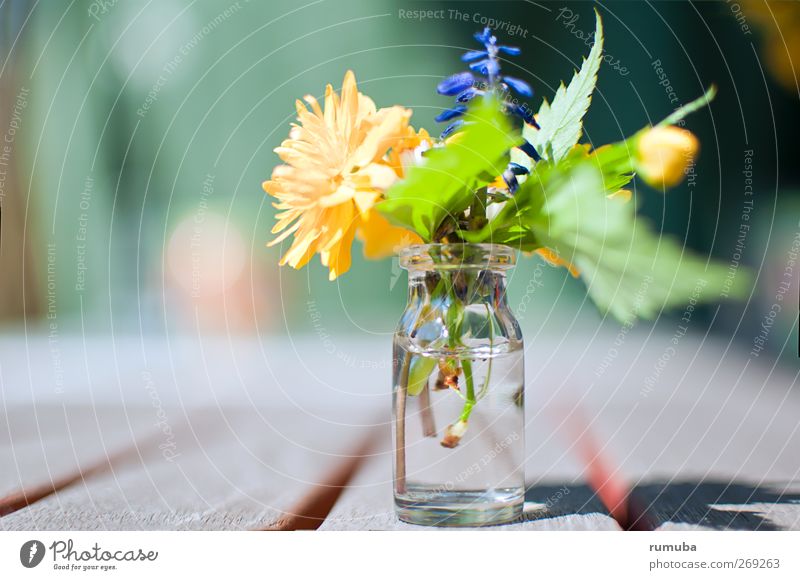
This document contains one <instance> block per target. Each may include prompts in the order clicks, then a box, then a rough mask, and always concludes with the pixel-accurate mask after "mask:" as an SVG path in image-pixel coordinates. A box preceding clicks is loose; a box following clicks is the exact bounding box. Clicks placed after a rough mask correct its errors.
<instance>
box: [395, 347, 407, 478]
mask: <svg viewBox="0 0 800 580" xmlns="http://www.w3.org/2000/svg"><path fill="white" fill-rule="evenodd" d="M410 367H411V353H410V352H406V353H405V355H404V356H403V368H402V369H401V371H400V379H399V380H398V381H397V391H396V392H395V397H396V398H395V415H396V417H397V419H396V431H395V449H396V452H395V475H394V479H395V489H396V490H397V493H405V492H406V400H407V399H408V396H407V392H406V389H407V386H406V385H407V383H408V369H409V368H410Z"/></svg>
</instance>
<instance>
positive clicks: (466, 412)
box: [459, 359, 477, 423]
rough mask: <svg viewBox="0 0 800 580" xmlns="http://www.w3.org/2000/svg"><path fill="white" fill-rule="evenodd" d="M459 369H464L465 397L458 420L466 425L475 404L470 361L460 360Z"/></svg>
mask: <svg viewBox="0 0 800 580" xmlns="http://www.w3.org/2000/svg"><path fill="white" fill-rule="evenodd" d="M461 368H463V369H464V379H465V381H466V383H467V396H466V397H465V399H464V408H463V409H462V410H461V416H460V417H459V420H461V421H463V422H464V423H466V422H467V421H468V420H469V416H470V414H471V413H472V408H473V407H474V406H475V403H476V402H477V401H476V399H475V379H474V378H473V376H472V361H470V360H469V359H464V360H462V361H461Z"/></svg>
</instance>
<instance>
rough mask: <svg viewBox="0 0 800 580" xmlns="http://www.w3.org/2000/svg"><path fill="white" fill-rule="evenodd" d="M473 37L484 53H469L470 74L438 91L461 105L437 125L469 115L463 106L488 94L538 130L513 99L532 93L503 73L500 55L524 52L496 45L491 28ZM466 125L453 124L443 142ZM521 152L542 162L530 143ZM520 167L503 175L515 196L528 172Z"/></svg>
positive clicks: (511, 166)
mask: <svg viewBox="0 0 800 580" xmlns="http://www.w3.org/2000/svg"><path fill="white" fill-rule="evenodd" d="M474 36H475V40H477V41H478V42H479V43H481V44H482V45H483V50H469V51H467V52H465V53H464V54H463V55H462V57H461V60H462V61H464V62H465V63H468V66H469V69H470V71H471V72H461V73H458V74H454V75H453V76H451V77H448V78H446V79H445V80H443V81H442V82H440V83H439V85H438V86H437V88H436V90H437V91H438V92H439V93H440V94H442V95H447V96H449V97H453V96H455V98H456V102H457V103H460V104H458V105H456V106H455V107H453V108H451V109H447V110H445V111H442V112H441V113H440V114H439V115H437V117H436V121H437V122H446V121H452V120H453V119H456V118H458V117H462V116H463V115H464V113H465V112H466V111H467V107H466V105H464V104H461V103H468V102H470V101H471V100H472V99H474V98H476V97H483V96H484V95H485V94H487V93H493V94H495V95H496V96H497V97H498V99H499V101H500V106H501V109H502V111H503V113H505V114H506V115H509V116H512V117H516V118H518V119H521V120H522V122H524V123H527V124H529V125H533V126H534V127H536V128H537V129H538V128H539V125H538V124H537V123H536V120H535V119H534V118H533V111H532V110H531V108H530V107H529V106H528V105H527V103H523V102H520V100H519V98H517V97H515V96H513V95H512V92H513V93H514V94H516V95H519V96H520V97H523V98H531V97H533V89H532V88H531V86H530V85H529V84H528V83H526V82H525V81H523V80H522V79H518V78H516V77H510V76H506V75H503V74H502V72H501V69H500V59H499V58H498V55H500V54H504V55H508V56H518V55H519V54H520V53H521V52H522V51H521V50H520V49H519V48H518V47H516V46H506V45H502V44H497V37H496V36H494V35H493V34H492V30H491V29H490V28H489V27H486V28H484V29H483V30H482V31H481V32H476V33H475V35H474ZM476 75H480V76H476ZM463 125H464V121H463V119H458V120H456V121H455V122H452V123H450V124H449V125H448V126H447V128H446V129H445V130H444V131H443V132H442V135H441V137H442V139H444V138H446V137H447V136H448V135H451V134H452V133H453V132H454V131H457V130H458V129H459V128H460V127H462V126H463ZM520 149H521V150H522V151H524V152H525V154H526V155H528V157H530V158H531V159H533V160H534V161H539V160H540V159H541V157H540V156H539V153H538V152H537V151H536V149H535V148H534V147H533V145H531V144H530V143H528V142H527V141H525V142H524V143H523V145H522V146H520ZM520 167H522V166H517V165H516V164H509V166H508V168H507V169H506V171H505V172H504V173H503V178H504V179H505V181H506V184H507V185H508V188H509V191H511V192H512V193H513V192H514V191H515V190H516V188H517V187H518V184H517V176H518V175H523V174H524V173H526V172H527V171H526V172H520Z"/></svg>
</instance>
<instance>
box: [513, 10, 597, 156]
mask: <svg viewBox="0 0 800 580" xmlns="http://www.w3.org/2000/svg"><path fill="white" fill-rule="evenodd" d="M595 16H596V26H595V33H594V46H592V50H591V51H590V52H589V56H588V57H587V58H586V59H584V61H583V64H582V65H581V70H580V71H579V72H576V73H575V76H573V77H572V81H570V83H569V86H568V87H565V86H564V83H561V86H559V87H558V90H557V91H556V95H555V97H554V98H553V104H552V105H550V104H548V103H547V101H546V100H545V101H544V102H543V103H542V106H541V108H540V109H539V114H538V116H537V122H538V123H539V126H540V127H541V129H538V130H537V129H535V128H533V127H530V126H527V125H526V126H525V129H524V130H523V134H522V135H523V137H525V139H527V140H528V141H529V142H530V143H531V144H532V145H533V146H534V147H535V148H536V150H537V151H538V152H539V154H540V155H541V156H542V157H543V158H545V159H549V160H551V161H558V160H560V159H562V158H563V157H564V156H565V155H566V154H567V153H568V152H569V150H570V149H572V147H573V146H575V144H576V143H578V141H579V140H580V138H581V134H582V133H583V116H584V115H585V114H586V111H587V109H588V108H589V104H590V103H591V102H592V93H593V92H594V87H595V84H596V83H597V71H598V70H599V68H600V63H601V62H602V58H603V22H602V20H601V19H600V14H598V13H597V12H595Z"/></svg>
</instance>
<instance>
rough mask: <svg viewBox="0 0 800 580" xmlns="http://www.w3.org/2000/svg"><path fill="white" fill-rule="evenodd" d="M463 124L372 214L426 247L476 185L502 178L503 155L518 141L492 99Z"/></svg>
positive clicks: (477, 107) (472, 110) (465, 204)
mask: <svg viewBox="0 0 800 580" xmlns="http://www.w3.org/2000/svg"><path fill="white" fill-rule="evenodd" d="M465 120H467V121H468V122H469V124H468V125H467V126H466V127H465V128H464V129H463V130H462V131H461V132H460V134H459V135H458V137H457V138H456V139H454V140H452V141H451V142H450V143H448V144H447V145H446V146H445V147H441V148H437V149H434V150H432V151H430V153H429V154H428V155H427V156H426V158H425V161H424V163H423V164H421V165H418V166H415V167H412V168H411V169H409V170H408V174H407V175H406V178H405V179H403V180H401V181H399V182H398V183H397V184H395V185H394V186H392V187H391V188H390V189H389V190H388V191H387V192H386V199H385V200H384V201H382V202H380V203H379V204H377V206H376V207H377V208H378V209H379V210H380V212H381V213H382V214H384V215H385V216H386V217H387V218H388V219H389V220H390V221H392V222H394V223H396V224H398V225H401V226H404V227H406V228H410V229H412V230H413V231H415V232H416V233H417V234H419V236H420V237H421V238H422V239H423V240H425V241H427V242H430V241H433V236H434V234H435V232H436V230H437V229H438V227H439V226H440V225H441V223H442V221H443V220H444V219H446V218H447V217H448V216H455V215H457V214H459V213H460V212H462V211H464V210H465V209H467V207H469V205H470V203H471V202H472V200H473V194H474V192H473V188H474V187H475V183H476V179H477V178H478V177H479V176H480V175H481V174H483V173H485V172H488V173H490V174H492V175H499V174H500V173H502V172H503V170H504V169H505V166H506V162H507V158H508V150H509V149H510V148H512V147H514V146H516V145H518V144H519V143H520V142H521V141H520V138H519V133H518V132H515V131H513V130H512V128H511V125H510V124H509V122H508V120H507V119H506V118H505V116H504V115H503V114H502V113H501V112H500V110H499V107H498V105H497V103H496V102H495V101H494V100H493V99H482V100H481V101H480V102H479V103H477V104H476V105H475V106H474V107H472V108H470V110H469V111H468V112H467V115H466V116H465Z"/></svg>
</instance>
